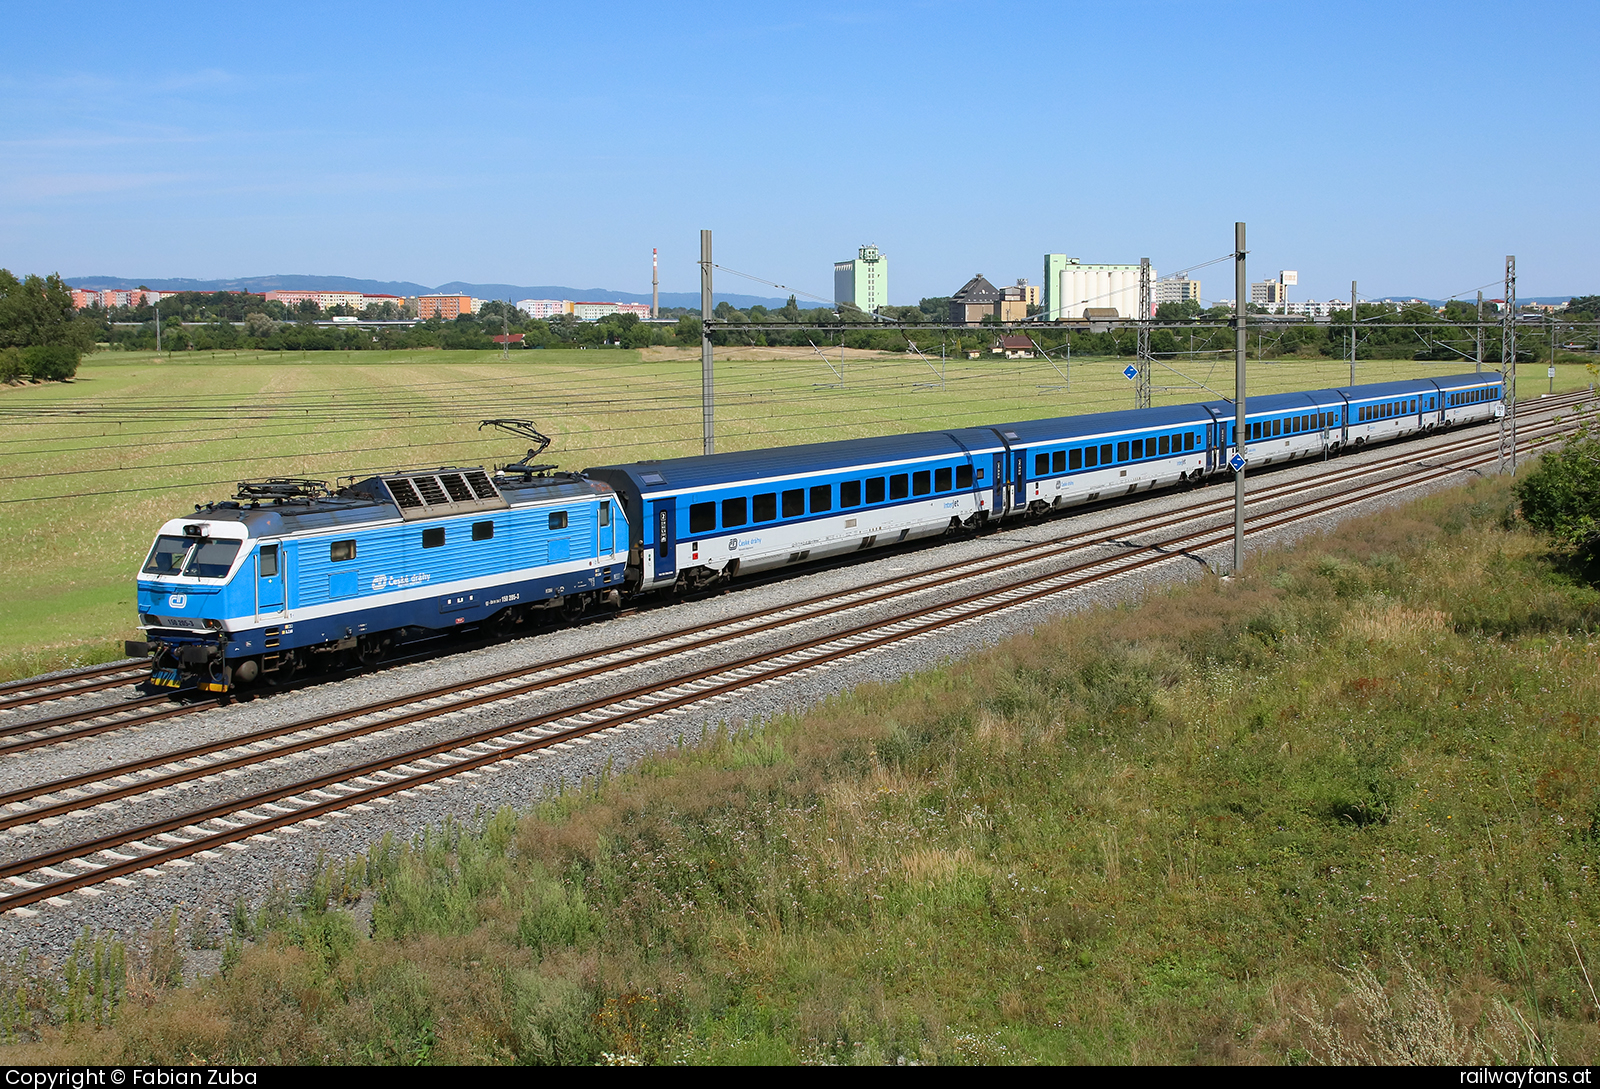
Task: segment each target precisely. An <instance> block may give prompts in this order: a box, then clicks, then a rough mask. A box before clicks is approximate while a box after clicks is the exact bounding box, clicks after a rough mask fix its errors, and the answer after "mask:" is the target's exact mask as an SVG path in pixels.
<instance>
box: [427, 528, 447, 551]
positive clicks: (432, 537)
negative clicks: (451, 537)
mask: <svg viewBox="0 0 1600 1089" xmlns="http://www.w3.org/2000/svg"><path fill="white" fill-rule="evenodd" d="M422 547H423V548H442V547H444V527H443V526H440V527H438V528H437V529H425V530H423V531H422Z"/></svg>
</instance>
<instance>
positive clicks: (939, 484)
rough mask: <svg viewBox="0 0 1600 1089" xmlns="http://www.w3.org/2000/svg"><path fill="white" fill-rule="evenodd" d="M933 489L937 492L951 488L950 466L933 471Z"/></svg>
mask: <svg viewBox="0 0 1600 1089" xmlns="http://www.w3.org/2000/svg"><path fill="white" fill-rule="evenodd" d="M933 490H934V491H936V492H947V491H949V490H950V470H949V469H948V468H945V469H935V470H934V471H933Z"/></svg>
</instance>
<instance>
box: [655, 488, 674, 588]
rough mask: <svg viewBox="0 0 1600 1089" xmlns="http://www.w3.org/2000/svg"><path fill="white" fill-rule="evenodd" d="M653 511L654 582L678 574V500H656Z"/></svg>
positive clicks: (670, 498)
mask: <svg viewBox="0 0 1600 1089" xmlns="http://www.w3.org/2000/svg"><path fill="white" fill-rule="evenodd" d="M653 509H654V511H655V534H656V581H657V582H660V581H661V580H662V579H664V578H669V577H676V576H677V574H678V500H677V499H676V498H672V497H669V498H667V499H657V500H656V501H655V504H654V507H653Z"/></svg>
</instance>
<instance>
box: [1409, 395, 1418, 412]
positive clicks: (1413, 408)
mask: <svg viewBox="0 0 1600 1089" xmlns="http://www.w3.org/2000/svg"><path fill="white" fill-rule="evenodd" d="M1410 410H1411V411H1412V412H1415V411H1416V410H1417V399H1416V398H1415V397H1413V398H1411V409H1410Z"/></svg>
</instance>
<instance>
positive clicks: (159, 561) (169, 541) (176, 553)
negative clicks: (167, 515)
mask: <svg viewBox="0 0 1600 1089" xmlns="http://www.w3.org/2000/svg"><path fill="white" fill-rule="evenodd" d="M188 551H189V538H188V537H169V536H163V537H157V538H156V543H155V547H154V548H152V549H151V550H150V558H149V559H147V560H145V561H144V573H145V574H146V575H176V574H178V573H179V572H181V571H182V570H183V557H184V556H185V555H186V554H187V553H188Z"/></svg>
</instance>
